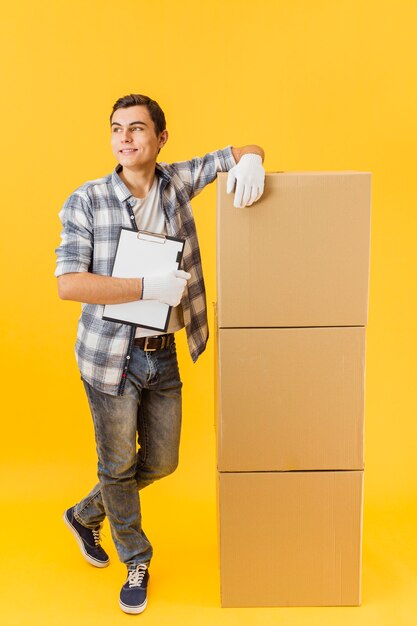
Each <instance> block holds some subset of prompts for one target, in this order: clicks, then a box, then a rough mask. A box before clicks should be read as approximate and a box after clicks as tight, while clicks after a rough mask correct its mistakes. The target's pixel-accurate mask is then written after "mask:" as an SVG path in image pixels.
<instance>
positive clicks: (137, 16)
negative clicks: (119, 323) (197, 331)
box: [0, 0, 417, 626]
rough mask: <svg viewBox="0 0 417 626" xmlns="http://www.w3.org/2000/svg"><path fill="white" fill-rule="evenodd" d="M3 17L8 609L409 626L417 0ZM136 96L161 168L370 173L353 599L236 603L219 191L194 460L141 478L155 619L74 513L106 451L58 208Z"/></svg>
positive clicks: (193, 398)
mask: <svg viewBox="0 0 417 626" xmlns="http://www.w3.org/2000/svg"><path fill="white" fill-rule="evenodd" d="M1 13H2V20H1V32H0V46H1V57H0V58H1V63H2V72H1V86H2V98H1V139H2V142H1V156H2V161H3V162H2V167H1V171H2V180H3V182H2V189H1V196H2V209H1V216H2V223H1V228H0V237H1V240H0V251H1V259H0V262H1V274H2V289H1V294H2V304H1V308H0V310H1V337H2V350H3V354H2V359H1V380H2V389H3V393H2V403H1V404H2V432H1V457H0V459H1V464H2V468H1V476H2V480H1V489H2V499H1V512H0V520H1V527H2V532H1V540H2V547H1V562H2V569H1V574H0V588H1V590H2V598H3V599H2V600H1V603H2V604H1V614H2V615H3V618H2V623H3V624H7V626H9V625H10V626H14V625H15V624H48V625H49V624H56V623H58V622H59V623H61V624H65V623H74V622H75V623H77V624H78V625H79V626H84V625H87V624H97V623H100V624H102V625H103V626H105V625H106V624H119V623H120V624H121V623H124V622H125V621H126V620H128V619H138V620H139V619H140V620H141V621H143V622H144V623H146V624H158V625H160V624H164V625H165V624H177V623H178V624H180V623H185V624H186V623H190V624H191V623H192V624H225V625H229V624H239V625H241V624H243V625H246V624H275V623H276V624H279V623H283V624H284V623H285V624H288V625H289V624H304V623H305V624H307V623H309V624H320V625H321V626H322V625H324V624H335V623H336V624H351V623H355V624H365V623H366V624H368V623H369V622H375V623H378V624H380V625H385V624H386V625H390V626H391V625H392V624H394V623H395V624H412V623H415V615H416V614H417V600H416V597H417V565H416V563H417V540H416V534H417V533H416V512H417V506H416V495H417V494H416V491H417V490H416V482H417V481H416V476H417V466H416V439H417V437H416V435H417V419H416V409H417V406H416V404H417V403H416V380H417V378H416V354H417V345H416V344H417V341H416V339H417V331H416V312H417V296H416V293H417V292H416V287H417V280H416V267H417V265H416V261H417V258H416V257H417V253H416V250H417V246H416V230H417V229H416V225H417V224H416V222H417V218H416V214H417V212H416V200H417V197H416V195H417V194H416V189H417V185H416V172H417V167H416V165H417V157H416V154H417V80H416V76H417V2H416V1H415V0H397V1H395V2H394V1H386V2H383V1H377V0H373V1H366V0H361V1H358V0H333V1H331V0H314V1H308V0H293V1H289V0H287V1H281V0H279V1H276V2H274V1H272V0H270V1H268V2H262V1H260V2H248V1H246V0H243V1H242V0H240V1H238V0H231V1H229V2H227V1H224V0H223V1H219V0H211V1H210V2H202V3H196V2H192V1H190V0H178V2H169V1H168V0H154V1H153V2H146V3H145V2H140V1H134V0H124V1H123V2H119V3H117V2H110V1H109V0H91V1H89V2H81V1H80V0H75V1H73V2H72V3H69V2H64V1H62V0H55V1H54V2H49V3H48V2H43V3H42V2H29V1H27V0H23V1H21V2H10V3H7V4H6V5H3V6H2V11H1ZM131 92H138V93H145V94H148V95H150V96H152V97H153V98H155V99H156V100H157V101H158V102H159V103H160V104H161V106H162V108H163V109H164V111H165V113H166V117H167V124H168V129H169V131H170V139H169V142H168V144H167V146H166V147H165V148H164V150H163V152H162V153H161V155H160V156H161V160H164V161H173V160H182V159H187V158H191V157H192V156H195V155H202V154H204V153H206V152H209V151H212V150H215V149H217V148H221V147H224V146H226V145H228V144H232V145H236V146H239V145H243V144H247V143H258V144H260V145H262V146H263V147H264V148H265V151H266V154H267V157H266V161H265V167H266V169H267V170H286V171H288V170H328V169H330V170H338V169H356V170H366V171H371V172H372V173H373V195H372V198H373V206H372V243H371V283H370V307H369V325H368V329H367V361H366V374H367V387H366V441H365V453H366V457H365V458H366V470H365V510H364V544H363V604H362V606H361V607H359V608H307V609H301V608H289V609H280V608H275V609H221V608H220V604H219V589H218V585H219V582H218V562H217V539H216V510H215V452H214V427H213V399H212V396H213V340H212V337H213V312H212V308H211V302H212V301H214V300H215V184H214V185H211V186H210V187H208V188H207V189H205V190H204V191H203V193H202V194H201V195H200V196H199V197H198V198H196V200H195V201H194V203H193V206H194V212H195V216H196V221H197V227H198V231H199V237H200V243H201V251H202V256H203V266H204V270H205V276H206V284H207V292H208V302H209V314H210V324H211V341H210V343H209V346H208V349H207V351H206V353H205V354H204V355H203V356H202V357H201V359H200V360H199V362H198V363H197V364H196V365H193V364H192V361H191V358H190V357H189V355H188V352H187V348H186V342H185V336H184V332H181V333H180V335H179V338H178V342H179V358H180V365H181V372H182V378H183V381H184V426H183V437H182V444H181V463H180V467H179V469H178V470H177V472H176V473H175V474H174V475H172V476H170V477H169V478H166V479H165V480H164V481H161V482H160V483H158V484H155V485H152V486H151V487H150V488H149V489H148V490H145V491H144V492H142V502H143V511H144V525H145V528H146V532H147V534H148V535H149V536H150V537H151V540H152V542H153V544H154V547H155V557H154V561H153V565H152V572H151V575H152V578H151V587H150V600H149V606H148V609H147V610H146V612H145V613H144V614H143V615H142V616H140V617H137V618H130V617H127V616H126V615H124V614H123V613H121V611H120V609H119V608H118V593H119V588H120V586H121V584H122V583H123V581H124V577H125V569H124V566H122V564H120V563H119V562H118V560H117V556H116V553H115V550H114V547H113V544H112V541H111V537H110V531H109V528H108V526H107V527H106V529H107V530H106V535H107V536H106V537H105V538H104V545H105V547H106V549H108V551H109V552H110V556H111V558H112V561H113V563H112V566H111V567H109V568H107V569H105V570H96V569H94V568H92V567H89V566H88V565H87V564H86V563H85V562H84V561H83V560H82V558H81V556H80V555H79V553H78V548H77V547H76V544H75V542H74V540H73V539H72V538H71V537H70V536H69V533H68V531H67V530H66V528H65V527H64V524H63V523H62V521H61V515H62V511H63V510H64V509H65V508H67V507H68V506H70V505H72V504H73V503H74V502H75V501H76V500H78V499H80V498H81V497H82V496H83V495H84V494H85V493H86V491H87V490H88V489H89V488H90V487H91V486H92V484H93V481H94V480H95V472H96V459H95V450H94V439H93V430H92V424H91V418H90V414H89V411H88V407H87V402H86V400H85V397H84V390H83V388H82V385H81V381H80V379H79V374H78V370H77V367H76V363H75V358H74V352H73V346H74V341H75V332H76V323H77V319H78V316H79V313H80V305H79V304H77V303H70V302H62V301H60V300H59V299H58V296H57V291H56V279H55V278H54V276H53V272H54V266H55V254H54V249H55V247H56V246H57V245H58V243H59V233H60V223H59V221H58V212H59V210H60V207H61V205H62V203H63V201H64V200H65V198H66V197H67V196H68V195H69V194H70V193H71V192H72V191H73V190H74V189H75V188H76V187H77V186H78V185H80V184H81V183H83V182H85V181H86V180H88V179H92V178H96V177H98V176H101V175H104V174H107V173H109V172H111V170H112V169H113V167H114V165H115V163H114V160H113V157H112V154H111V151H110V146H109V139H110V137H109V128H108V116H109V114H110V110H111V107H112V105H113V103H114V101H115V100H116V99H117V98H118V97H120V96H122V95H125V94H127V93H131ZM253 210H256V206H254V207H253ZM250 565H251V564H250V558H248V572H247V580H248V592H250V582H251V567H250Z"/></svg>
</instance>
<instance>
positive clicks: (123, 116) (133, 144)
mask: <svg viewBox="0 0 417 626" xmlns="http://www.w3.org/2000/svg"><path fill="white" fill-rule="evenodd" d="M167 139H168V133H167V131H166V130H165V131H163V132H162V133H161V134H160V135H159V136H157V135H156V134H155V126H154V123H153V121H152V118H151V116H150V115H149V111H148V109H147V107H146V106H143V105H136V106H132V107H128V108H127V109H117V111H115V112H114V114H113V117H112V123H111V147H112V151H113V154H114V156H115V157H116V159H117V161H118V162H119V163H120V164H121V165H125V166H126V167H127V168H129V169H134V170H139V169H141V168H142V167H143V166H144V165H149V164H151V163H155V162H156V156H157V154H158V149H159V148H161V147H162V146H163V145H164V144H165V143H166V141H167Z"/></svg>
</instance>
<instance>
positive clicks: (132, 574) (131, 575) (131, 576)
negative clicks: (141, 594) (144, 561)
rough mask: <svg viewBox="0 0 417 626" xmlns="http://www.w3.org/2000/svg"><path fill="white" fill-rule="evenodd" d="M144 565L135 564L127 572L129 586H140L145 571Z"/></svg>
mask: <svg viewBox="0 0 417 626" xmlns="http://www.w3.org/2000/svg"><path fill="white" fill-rule="evenodd" d="M146 569H147V568H146V565H137V566H136V567H135V569H131V570H129V572H128V577H127V579H128V582H129V587H140V586H141V584H142V580H143V577H144V576H145V572H146Z"/></svg>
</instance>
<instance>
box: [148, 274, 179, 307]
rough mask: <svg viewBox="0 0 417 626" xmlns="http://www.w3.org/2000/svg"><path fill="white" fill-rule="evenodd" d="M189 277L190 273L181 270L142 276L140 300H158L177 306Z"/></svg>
mask: <svg viewBox="0 0 417 626" xmlns="http://www.w3.org/2000/svg"><path fill="white" fill-rule="evenodd" d="M189 278H191V274H189V273H188V272H184V271H183V270H171V271H170V272H167V273H166V274H159V275H157V276H144V277H143V278H142V281H143V289H142V300H159V302H163V303H164V304H169V305H170V306H178V305H179V303H180V302H181V298H182V294H183V293H184V289H185V285H186V284H187V280H188V279H189Z"/></svg>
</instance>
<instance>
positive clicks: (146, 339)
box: [143, 336, 158, 352]
mask: <svg viewBox="0 0 417 626" xmlns="http://www.w3.org/2000/svg"><path fill="white" fill-rule="evenodd" d="M148 339H151V336H149V337H145V344H144V346H143V351H144V352H156V350H158V348H148Z"/></svg>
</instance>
